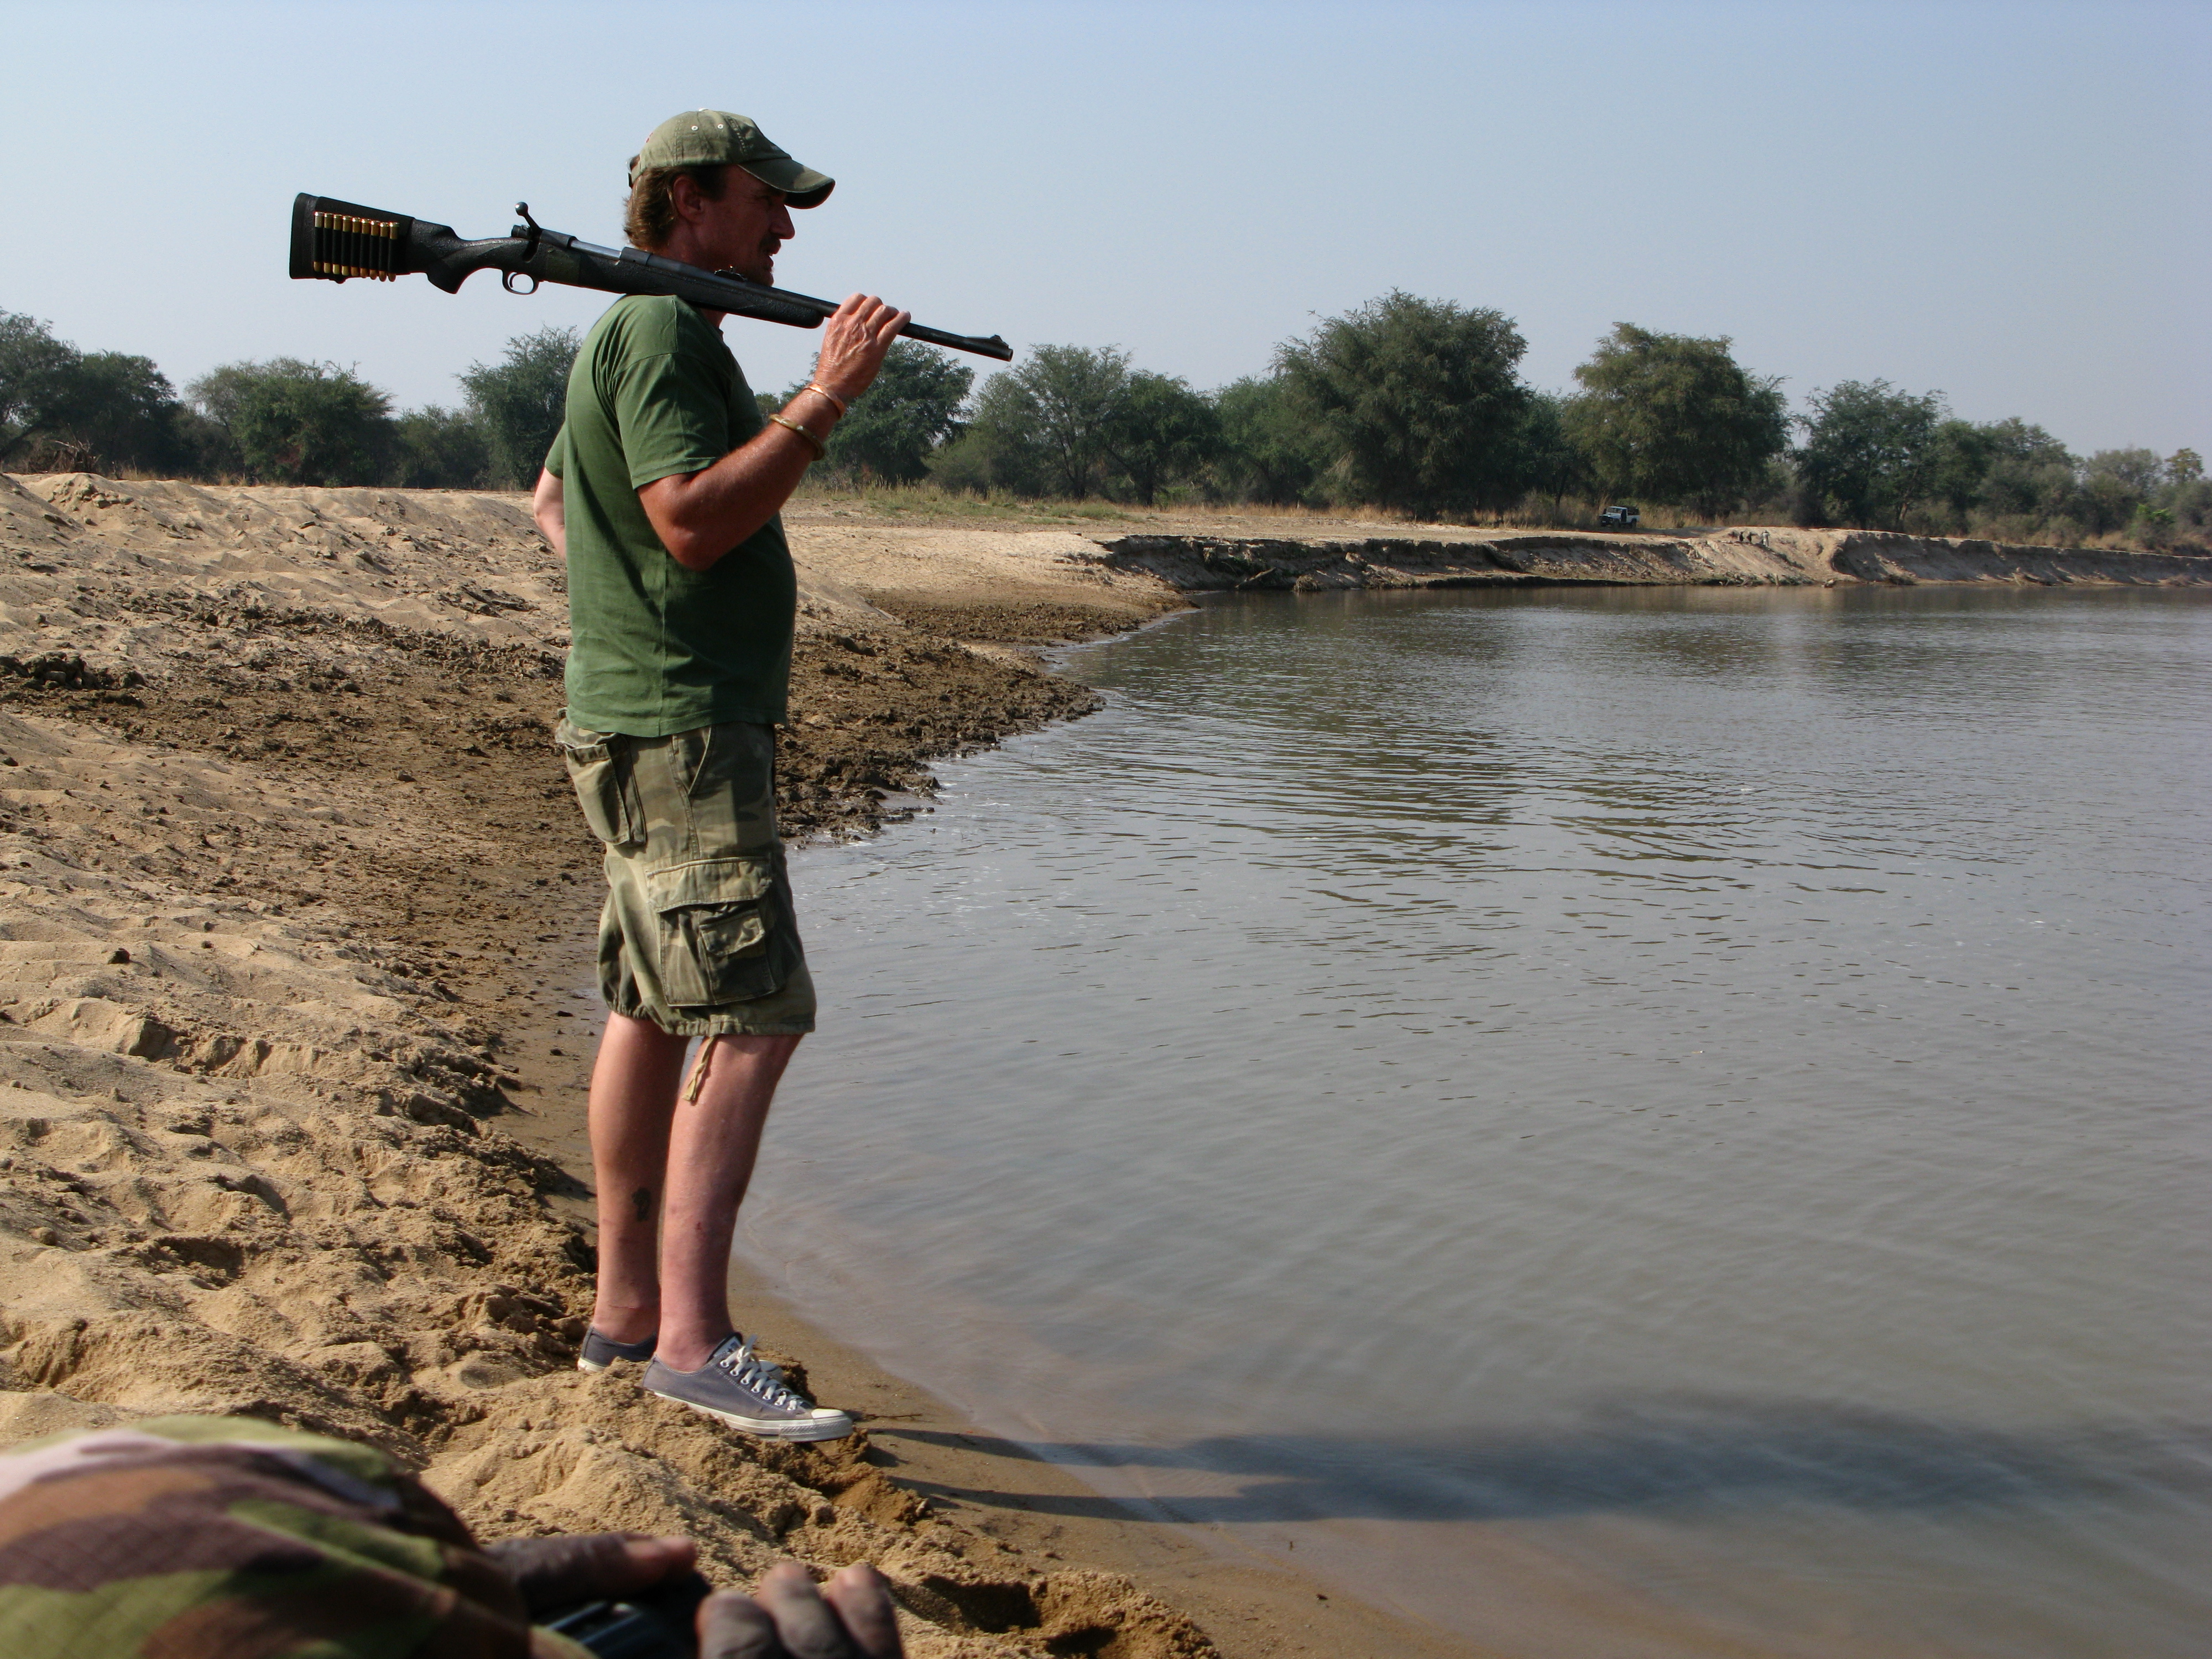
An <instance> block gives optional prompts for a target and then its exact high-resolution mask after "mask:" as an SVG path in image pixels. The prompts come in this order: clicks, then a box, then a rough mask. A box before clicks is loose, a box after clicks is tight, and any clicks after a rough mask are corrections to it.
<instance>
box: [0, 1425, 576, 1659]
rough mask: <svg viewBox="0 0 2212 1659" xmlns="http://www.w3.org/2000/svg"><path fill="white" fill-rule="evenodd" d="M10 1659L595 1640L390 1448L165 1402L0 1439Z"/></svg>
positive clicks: (558, 1645) (492, 1656) (462, 1656)
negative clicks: (537, 1623) (534, 1594)
mask: <svg viewBox="0 0 2212 1659" xmlns="http://www.w3.org/2000/svg"><path fill="white" fill-rule="evenodd" d="M0 1654H5V1655H7V1656H9V1659H274V1656H278V1655H307V1654H313V1655H316V1656H318V1659H587V1656H586V1654H585V1650H583V1649H581V1648H580V1647H578V1646H576V1645H575V1644H573V1643H571V1642H568V1641H567V1640H565V1639H563V1638H560V1637H557V1636H554V1635H551V1634H550V1633H549V1632H544V1631H538V1630H532V1628H531V1626H530V1622H529V1616H528V1614H527V1613H526V1612H525V1610H524V1607H523V1604H522V1599H521V1597H520V1595H519V1594H518V1593H517V1591H516V1589H515V1587H514V1584H513V1581H512V1580H511V1579H510V1578H509V1577H507V1573H506V1572H505V1571H502V1570H501V1567H500V1566H499V1565H498V1564H497V1563H496V1562H495V1561H493V1560H492V1559H491V1558H490V1557H489V1556H487V1555H485V1554H484V1553H483V1552H482V1551H480V1550H479V1549H478V1548H477V1544H476V1541H475V1540H474V1539H473V1538H471V1536H470V1535H469V1531H468V1528H466V1527H465V1526H464V1525H463V1524H462V1522H461V1520H460V1517H459V1516H456V1515H455V1514H454V1513H453V1510H449V1509H448V1508H447V1507H446V1505H445V1504H442V1503H441V1502H440V1501H439V1500H438V1499H437V1498H435V1497H434V1496H432V1495H431V1493H430V1492H428V1490H426V1489H425V1488H424V1487H423V1486H422V1484H421V1483H420V1482H419V1481H417V1480H416V1479H415V1478H414V1477H413V1476H412V1475H410V1474H406V1473H405V1472H404V1471H403V1470H401V1469H400V1468H398V1465H397V1464H395V1463H394V1462H392V1460H391V1459H390V1458H388V1457H386V1455H384V1454H382V1453H381V1452H378V1451H375V1450H374V1449H370V1448H368V1447H366V1446H358V1445H354V1444H351V1443H349V1442H346V1441H343V1440H332V1439H327V1438H325V1437H322V1436H320V1435H311V1434H299V1433H295V1432H292V1431H289V1430H285V1429H281V1428H277V1427H276V1426H274V1425H270V1424H266V1423H257V1422H252V1421H250V1420H247V1419H239V1418H209V1417H165V1418H155V1419H150V1420H149V1421H146V1422H143V1423H134V1424H131V1425H127V1426H124V1427H118V1428H113V1429H101V1430H96V1431H91V1432H88V1433H80V1434H70V1435H64V1436H58V1437H52V1438H50V1439H46V1440H37V1441H32V1442H29V1443H26V1444H24V1445H22V1446H20V1447H17V1448H15V1449H14V1450H13V1451H11V1452H9V1453H7V1454H5V1455H0Z"/></svg>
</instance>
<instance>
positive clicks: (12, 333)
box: [0, 311, 78, 460]
mask: <svg viewBox="0 0 2212 1659" xmlns="http://www.w3.org/2000/svg"><path fill="white" fill-rule="evenodd" d="M77 359H78V354H77V349H76V347H75V346H73V345H70V343H67V342H66V341H64V340H57V339H56V338H54V334H53V330H52V328H51V327H50V326H48V325H46V324H45V323H42V322H40V320H39V319H37V318H35V317H26V316H24V315H22V314H21V313H18V312H13V311H0V460H4V459H8V458H9V457H10V456H12V455H14V454H15V453H16V452H17V451H18V450H21V449H26V448H27V447H29V445H30V443H31V441H32V440H33V438H34V437H35V436H36V435H38V434H39V433H40V432H41V431H43V430H44V429H45V428H46V422H47V419H48V415H49V411H50V410H52V406H53V404H54V403H55V401H56V398H58V395H59V393H60V390H61V387H62V385H63V383H64V380H66V378H67V376H68V374H69V372H70V368H73V367H74V366H75V364H76V362H77Z"/></svg>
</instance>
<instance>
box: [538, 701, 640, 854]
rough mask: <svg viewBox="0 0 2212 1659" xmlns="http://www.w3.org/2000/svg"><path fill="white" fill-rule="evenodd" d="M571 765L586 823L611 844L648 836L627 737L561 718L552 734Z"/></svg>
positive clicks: (570, 777)
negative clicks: (581, 726)
mask: <svg viewBox="0 0 2212 1659" xmlns="http://www.w3.org/2000/svg"><path fill="white" fill-rule="evenodd" d="M553 741H554V742H555V743H556V744H559V745H560V748H561V758H562V761H563V762H564V763H566V764H567V766H568V781H569V783H570V784H572V785H573V786H574V788H575V791H576V804H577V805H579V806H580V807H582V808H583V809H584V822H585V823H587V824H589V825H590V826H591V830H592V834H593V835H595V836H598V837H599V839H600V840H601V841H603V842H606V843H607V844H608V845H609V846H610V847H631V846H635V844H637V843H638V842H641V841H643V840H644V839H645V822H644V814H643V813H642V812H641V811H638V808H637V803H636V800H635V787H634V785H633V782H632V780H631V776H630V771H631V769H630V766H629V741H628V739H626V738H622V737H620V736H617V735H616V734H614V733H611V732H585V731H580V730H579V729H578V728H577V727H575V726H571V725H569V724H568V721H566V720H563V721H562V722H561V727H560V730H559V731H557V732H555V733H554V735H553Z"/></svg>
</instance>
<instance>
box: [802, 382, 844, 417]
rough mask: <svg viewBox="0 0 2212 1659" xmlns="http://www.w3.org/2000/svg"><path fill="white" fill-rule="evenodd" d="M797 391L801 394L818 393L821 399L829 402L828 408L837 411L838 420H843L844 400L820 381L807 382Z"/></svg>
mask: <svg viewBox="0 0 2212 1659" xmlns="http://www.w3.org/2000/svg"><path fill="white" fill-rule="evenodd" d="M799 390H800V391H801V392H820V393H821V394H822V395H823V397H825V398H828V399H829V407H830V408H832V409H834V410H836V411H837V414H838V416H839V418H840V419H842V418H843V416H844V414H845V400H844V399H843V398H841V397H839V396H838V395H837V394H836V392H832V391H831V390H830V389H829V387H828V386H824V385H823V384H822V382H821V381H819V380H809V381H808V382H807V383H806V384H805V386H801V387H799Z"/></svg>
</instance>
